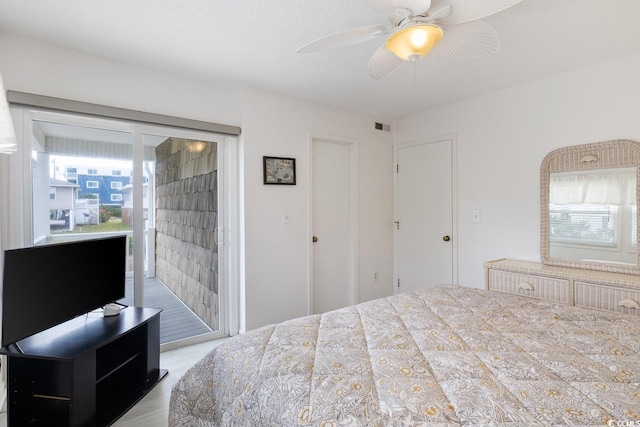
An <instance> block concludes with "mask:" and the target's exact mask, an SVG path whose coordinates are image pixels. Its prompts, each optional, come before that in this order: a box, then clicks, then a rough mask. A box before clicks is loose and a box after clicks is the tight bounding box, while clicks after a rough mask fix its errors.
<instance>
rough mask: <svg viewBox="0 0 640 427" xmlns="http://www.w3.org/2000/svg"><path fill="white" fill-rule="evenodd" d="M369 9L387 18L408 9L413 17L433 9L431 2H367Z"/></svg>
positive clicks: (390, 0) (387, 0) (402, 0)
mask: <svg viewBox="0 0 640 427" xmlns="http://www.w3.org/2000/svg"><path fill="white" fill-rule="evenodd" d="M365 1H366V2H367V4H368V5H369V7H371V8H372V9H374V10H377V11H378V12H380V13H381V14H383V15H385V16H394V15H396V13H397V10H398V9H407V10H410V11H411V14H412V15H422V14H423V13H425V12H426V11H427V10H429V8H430V7H431V0H365Z"/></svg>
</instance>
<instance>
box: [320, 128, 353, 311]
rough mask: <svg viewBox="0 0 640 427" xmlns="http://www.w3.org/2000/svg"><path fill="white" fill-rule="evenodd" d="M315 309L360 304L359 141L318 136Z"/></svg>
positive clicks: (327, 309)
mask: <svg viewBox="0 0 640 427" xmlns="http://www.w3.org/2000/svg"><path fill="white" fill-rule="evenodd" d="M311 143H312V146H313V147H312V149H313V177H312V179H313V199H312V204H313V206H312V215H313V220H312V228H311V229H312V230H313V231H312V232H313V243H312V258H313V273H312V276H313V277H312V289H313V292H312V306H311V307H312V311H313V313H324V312H326V311H330V310H334V309H337V308H341V307H345V306H347V305H350V304H353V303H355V283H356V280H355V270H356V266H355V264H356V256H355V240H356V239H355V220H354V219H355V212H354V210H355V188H356V183H355V166H354V160H355V154H354V152H355V144H354V143H349V142H344V141H334V140H328V139H323V138H313V139H312V142H311Z"/></svg>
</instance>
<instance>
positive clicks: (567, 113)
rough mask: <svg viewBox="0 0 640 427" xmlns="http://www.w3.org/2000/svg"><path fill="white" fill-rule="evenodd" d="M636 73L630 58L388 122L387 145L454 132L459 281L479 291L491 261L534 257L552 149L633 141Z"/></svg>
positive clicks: (638, 100)
mask: <svg viewBox="0 0 640 427" xmlns="http://www.w3.org/2000/svg"><path fill="white" fill-rule="evenodd" d="M638 69H640V54H634V55H631V56H627V57H623V58H619V59H617V60H613V61H609V62H605V63H600V64H597V65H594V66H590V67H588V68H584V69H581V70H577V71H573V72H569V73H566V74H561V75H557V76H554V77H552V78H548V79H544V80H540V81H536V82H533V83H529V84H526V85H521V86H517V87H514V88H511V89H508V90H504V91H500V92H496V93H492V94H489V95H486V96H482V97H478V98H474V99H470V100H466V101H464V102H460V103H456V104H452V105H448V106H444V107H441V108H437V109H433V110H430V111H427V112H424V113H421V114H416V115H414V116H411V117H407V118H404V119H401V120H397V121H396V122H395V123H393V127H392V129H393V139H394V143H400V142H404V141H410V140H417V139H423V138H428V137H433V136H438V135H443V134H451V133H455V134H457V138H458V197H459V200H458V236H457V237H458V239H459V240H458V256H459V262H458V266H459V267H458V269H459V275H458V278H459V283H460V284H462V285H467V286H474V287H483V286H484V273H483V267H482V264H483V262H485V261H488V260H491V259H496V258H503V257H509V258H519V259H527V260H533V261H539V260H540V251H539V245H540V231H539V228H540V220H539V214H540V200H539V183H540V181H539V174H540V164H541V162H542V159H543V158H544V156H545V155H546V154H547V153H548V152H549V151H551V150H553V149H556V148H559V147H562V146H568V145H577V144H586V143H590V142H598V141H605V140H612V139H620V138H626V139H635V140H640V79H638V71H637V70H638ZM474 209H479V210H480V211H481V222H480V223H473V222H472V220H471V215H472V211H473V210H474Z"/></svg>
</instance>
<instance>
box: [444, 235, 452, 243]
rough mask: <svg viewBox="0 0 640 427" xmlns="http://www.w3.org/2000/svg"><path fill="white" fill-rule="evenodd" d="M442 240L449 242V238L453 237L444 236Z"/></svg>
mask: <svg viewBox="0 0 640 427" xmlns="http://www.w3.org/2000/svg"><path fill="white" fill-rule="evenodd" d="M442 240H444V241H445V242H448V241H449V240H451V237H449V236H444V237H443V238H442Z"/></svg>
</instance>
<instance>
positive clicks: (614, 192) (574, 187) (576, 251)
mask: <svg viewBox="0 0 640 427" xmlns="http://www.w3.org/2000/svg"><path fill="white" fill-rule="evenodd" d="M636 182H637V179H636V168H615V169H600V170H597V169H596V170H586V171H578V172H562V173H551V174H550V176H549V255H550V256H551V257H552V258H559V259H572V260H580V261H597V262H602V261H604V262H612V263H621V264H631V265H635V264H636V262H637V259H638V257H637V206H636Z"/></svg>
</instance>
